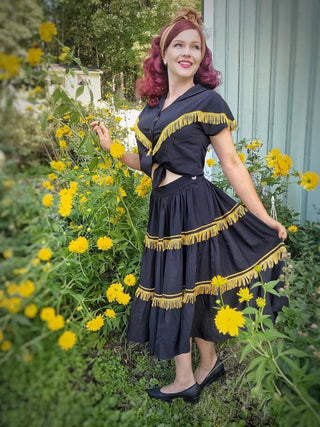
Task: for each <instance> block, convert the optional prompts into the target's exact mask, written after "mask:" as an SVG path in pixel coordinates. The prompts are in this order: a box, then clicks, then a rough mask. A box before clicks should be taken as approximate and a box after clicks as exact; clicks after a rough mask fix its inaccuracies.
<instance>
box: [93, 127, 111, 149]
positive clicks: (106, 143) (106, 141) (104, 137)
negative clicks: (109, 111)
mask: <svg viewBox="0 0 320 427" xmlns="http://www.w3.org/2000/svg"><path fill="white" fill-rule="evenodd" d="M90 126H91V127H92V130H93V131H94V132H96V134H97V135H98V137H99V140H100V144H101V147H102V148H103V149H104V150H105V151H110V147H111V144H112V139H111V137H110V133H109V130H108V129H107V128H106V127H105V126H104V124H102V123H100V122H98V121H95V122H92V123H90Z"/></svg>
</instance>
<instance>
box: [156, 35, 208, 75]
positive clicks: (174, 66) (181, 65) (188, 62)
mask: <svg viewBox="0 0 320 427" xmlns="http://www.w3.org/2000/svg"><path fill="white" fill-rule="evenodd" d="M163 59H165V60H166V61H167V70H168V78H169V81H170V79H179V80H180V79H181V80H184V81H186V80H190V82H191V81H193V76H194V75H195V74H196V72H197V71H198V68H199V66H200V63H201V39H200V36H199V33H198V31H197V30H185V31H182V32H181V33H179V34H178V35H177V36H176V37H175V38H174V39H173V40H172V42H171V43H170V44H169V46H168V48H167V49H166V51H165V54H164V58H163Z"/></svg>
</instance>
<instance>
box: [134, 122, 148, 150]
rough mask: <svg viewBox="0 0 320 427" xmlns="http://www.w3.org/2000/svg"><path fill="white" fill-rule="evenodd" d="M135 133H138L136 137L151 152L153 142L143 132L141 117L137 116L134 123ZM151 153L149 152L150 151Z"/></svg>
mask: <svg viewBox="0 0 320 427" xmlns="http://www.w3.org/2000/svg"><path fill="white" fill-rule="evenodd" d="M134 133H135V135H136V138H137V139H138V140H139V141H140V142H141V144H142V145H143V146H144V147H146V148H147V149H148V150H149V152H150V153H151V151H152V143H151V141H150V140H149V139H148V138H147V137H146V136H145V134H144V133H143V132H141V130H140V129H139V117H137V120H136V123H135V125H134ZM148 154H149V153H148Z"/></svg>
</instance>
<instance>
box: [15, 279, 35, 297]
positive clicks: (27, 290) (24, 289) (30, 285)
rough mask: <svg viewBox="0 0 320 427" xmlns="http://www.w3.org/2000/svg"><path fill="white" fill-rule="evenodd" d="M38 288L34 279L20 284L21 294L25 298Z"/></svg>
mask: <svg viewBox="0 0 320 427" xmlns="http://www.w3.org/2000/svg"><path fill="white" fill-rule="evenodd" d="M35 290H36V287H35V284H34V282H33V281H32V280H26V281H24V282H22V283H21V284H20V286H19V294H20V295H21V296H23V297H25V298H28V297H29V296H30V295H32V294H33V293H34V291H35Z"/></svg>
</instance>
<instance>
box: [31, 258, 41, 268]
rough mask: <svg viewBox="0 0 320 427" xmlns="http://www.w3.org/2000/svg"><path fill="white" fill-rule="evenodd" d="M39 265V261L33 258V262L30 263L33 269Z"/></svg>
mask: <svg viewBox="0 0 320 427" xmlns="http://www.w3.org/2000/svg"><path fill="white" fill-rule="evenodd" d="M39 264H40V260H39V258H35V259H34V260H33V261H32V265H33V266H34V267H38V265H39Z"/></svg>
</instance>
